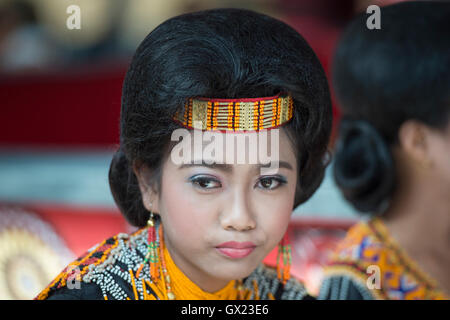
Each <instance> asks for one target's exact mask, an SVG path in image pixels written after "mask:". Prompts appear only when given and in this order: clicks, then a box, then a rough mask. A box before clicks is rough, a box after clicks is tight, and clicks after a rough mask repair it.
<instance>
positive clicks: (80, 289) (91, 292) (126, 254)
mask: <svg viewBox="0 0 450 320" xmlns="http://www.w3.org/2000/svg"><path fill="white" fill-rule="evenodd" d="M146 236H147V232H146V229H145V228H143V229H139V230H137V231H136V232H134V233H132V234H126V233H120V234H117V235H115V236H112V237H110V238H108V239H105V240H104V241H102V242H100V243H99V244H97V245H95V246H93V247H92V248H91V249H89V250H87V251H86V252H85V253H84V254H82V255H81V256H80V257H78V258H77V259H76V260H74V261H72V262H71V263H69V264H68V265H67V267H65V268H64V269H63V270H62V272H61V273H60V274H59V275H58V276H57V277H56V278H55V279H54V280H53V281H52V282H51V283H50V284H49V285H48V286H47V287H46V288H45V289H44V290H42V291H41V292H40V293H39V294H38V295H37V297H36V298H35V299H36V300H44V299H104V298H105V292H104V291H105V290H104V288H105V287H106V285H107V284H112V283H113V282H114V283H115V284H116V285H118V287H121V289H122V290H117V291H118V292H120V294H121V295H123V297H122V298H126V297H128V296H129V295H130V294H132V289H131V288H130V289H131V290H127V287H128V285H127V283H128V282H129V281H127V280H129V278H130V275H129V274H128V272H129V270H133V269H135V265H136V264H139V263H140V262H142V261H143V260H144V255H145V252H146V250H147V243H146V241H145V238H146ZM112 280H114V281H112Z"/></svg>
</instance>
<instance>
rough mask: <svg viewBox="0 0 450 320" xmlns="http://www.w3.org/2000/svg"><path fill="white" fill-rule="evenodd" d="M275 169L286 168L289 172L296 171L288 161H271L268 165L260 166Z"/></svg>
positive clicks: (260, 165) (260, 166)
mask: <svg viewBox="0 0 450 320" xmlns="http://www.w3.org/2000/svg"><path fill="white" fill-rule="evenodd" d="M274 167H278V168H285V169H288V170H294V168H292V166H291V164H290V163H289V162H286V161H271V162H269V163H266V164H258V168H274Z"/></svg>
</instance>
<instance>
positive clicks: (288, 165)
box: [170, 129, 296, 171]
mask: <svg viewBox="0 0 450 320" xmlns="http://www.w3.org/2000/svg"><path fill="white" fill-rule="evenodd" d="M172 141H178V142H177V143H176V145H175V146H174V148H173V149H172V150H171V154H170V158H171V161H172V163H173V165H176V166H180V167H183V168H186V167H189V166H209V167H214V168H219V169H222V170H224V171H226V170H227V169H228V171H231V170H232V169H233V168H232V166H236V165H250V166H253V169H261V170H265V169H267V168H268V169H270V170H272V169H274V168H285V169H291V170H295V162H296V161H295V160H296V157H295V153H294V150H293V149H292V144H291V143H290V141H289V138H288V137H287V135H286V134H285V133H284V131H283V130H280V129H272V130H268V131H265V132H262V131H258V132H232V133H229V132H226V133H224V132H209V131H201V130H186V129H180V131H179V132H177V133H174V134H173V135H172ZM249 169H251V168H249Z"/></svg>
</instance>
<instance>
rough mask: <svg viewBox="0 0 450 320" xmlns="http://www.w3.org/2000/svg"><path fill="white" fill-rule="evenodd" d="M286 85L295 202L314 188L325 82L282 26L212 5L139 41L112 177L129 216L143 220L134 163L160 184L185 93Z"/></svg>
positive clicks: (265, 92)
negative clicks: (295, 170)
mask: <svg viewBox="0 0 450 320" xmlns="http://www.w3.org/2000/svg"><path fill="white" fill-rule="evenodd" d="M280 91H287V92H289V93H290V94H291V96H292V98H293V100H294V113H293V119H292V120H291V121H290V122H289V123H287V124H286V125H283V126H282V127H281V129H282V130H285V132H286V134H287V135H288V137H289V139H290V142H291V143H292V145H293V147H294V151H295V153H296V157H297V161H298V168H299V170H298V185H297V192H296V197H295V204H294V205H295V206H297V205H299V204H300V203H303V202H304V201H306V200H307V199H308V198H309V197H310V196H311V195H312V194H313V193H314V191H315V190H316V189H317V188H318V186H319V185H320V183H321V181H322V179H323V175H324V169H325V167H326V166H327V161H325V160H324V159H325V158H326V155H327V152H328V151H327V147H328V140H329V136H330V131H331V121H332V114H331V101H330V94H329V89H328V83H327V79H326V77H325V74H324V71H323V69H322V66H321V64H320V62H319V60H318V59H317V57H316V55H315V54H314V52H313V51H312V49H311V48H310V46H309V45H308V44H307V42H306V41H305V40H304V39H303V37H302V36H301V35H300V34H298V32H296V31H295V30H294V29H292V28H291V27H289V26H288V25H287V24H285V23H283V22H281V21H279V20H277V19H275V18H272V17H269V16H267V15H263V14H259V13H256V12H253V11H248V10H241V9H213V10H205V11H199V12H194V13H188V14H183V15H179V16H176V17H173V18H171V19H169V20H167V21H165V22H163V23H162V24H160V25H159V26H158V27H156V28H155V29H154V30H153V31H152V32H151V33H150V34H149V35H148V36H147V37H146V38H145V39H144V40H143V42H142V43H141V44H140V45H139V47H138V48H137V50H136V52H135V54H134V56H133V59H132V61H131V64H130V66H129V69H128V72H127V74H126V76H125V80H124V83H123V90H122V105H121V115H120V148H119V150H118V151H117V152H116V153H115V155H114V156H113V159H112V162H111V167H110V171H109V183H110V188H111V192H112V194H113V197H114V199H115V201H116V203H117V205H118V207H119V209H120V210H121V212H122V214H123V215H124V216H125V217H126V218H127V220H128V221H129V222H130V223H131V224H132V225H135V226H139V227H142V226H145V225H146V222H147V220H148V217H149V212H148V211H147V210H146V209H145V208H144V206H143V204H142V197H141V194H140V190H139V186H138V182H137V178H136V176H135V174H134V172H133V170H132V167H133V166H132V164H134V163H142V164H145V165H146V166H147V167H148V168H149V169H150V170H152V172H153V173H154V174H153V176H154V183H155V185H156V186H157V187H158V188H159V190H160V186H161V168H162V165H163V162H164V160H165V159H166V158H167V156H168V154H169V149H170V148H171V141H170V137H171V134H172V132H173V130H175V129H177V128H179V127H180V125H178V124H177V123H175V122H174V121H173V120H172V116H173V114H174V113H175V112H176V110H177V109H178V108H179V107H180V106H182V105H183V103H184V102H185V100H186V99H187V98H189V97H195V96H202V97H211V98H212V97H214V98H250V97H266V96H273V95H276V94H277V93H279V92H280Z"/></svg>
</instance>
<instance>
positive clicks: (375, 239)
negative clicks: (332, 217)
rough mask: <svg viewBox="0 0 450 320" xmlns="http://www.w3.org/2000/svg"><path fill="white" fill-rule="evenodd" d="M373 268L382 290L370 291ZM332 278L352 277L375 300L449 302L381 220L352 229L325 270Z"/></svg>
mask: <svg viewBox="0 0 450 320" xmlns="http://www.w3.org/2000/svg"><path fill="white" fill-rule="evenodd" d="M371 266H378V267H379V270H380V275H379V276H380V278H381V288H378V289H377V288H372V289H369V288H368V287H367V280H368V278H369V276H370V274H368V270H370V269H369V267H371ZM332 277H349V278H350V279H352V280H353V281H354V283H355V284H356V285H357V286H358V287H359V288H360V289H361V290H363V291H364V292H365V293H367V294H369V295H371V296H372V297H373V298H375V299H393V300H418V299H419V300H422V299H424V300H442V299H444V300H448V299H449V296H448V295H446V294H445V293H444V291H443V290H442V289H441V288H439V285H438V283H437V282H436V281H435V280H434V279H432V278H431V277H430V276H429V275H428V274H426V273H425V272H424V271H422V270H421V269H420V268H419V266H418V265H417V264H416V263H415V262H414V261H413V260H412V259H411V258H410V257H409V256H408V255H407V254H406V252H405V251H404V250H403V249H402V248H401V246H400V245H399V244H398V243H397V242H396V241H395V239H393V238H392V237H391V236H390V234H389V232H388V229H387V228H386V226H385V225H384V224H383V222H382V220H381V219H380V218H374V219H371V220H369V221H368V222H359V223H357V224H356V225H355V226H353V227H352V228H350V230H349V231H348V233H347V235H346V237H345V238H344V239H343V240H342V241H341V242H340V243H339V244H338V246H337V248H336V250H335V252H334V253H333V255H332V256H331V259H330V261H329V264H328V266H327V267H326V268H325V280H329V279H330V278H332ZM324 283H325V281H324Z"/></svg>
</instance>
